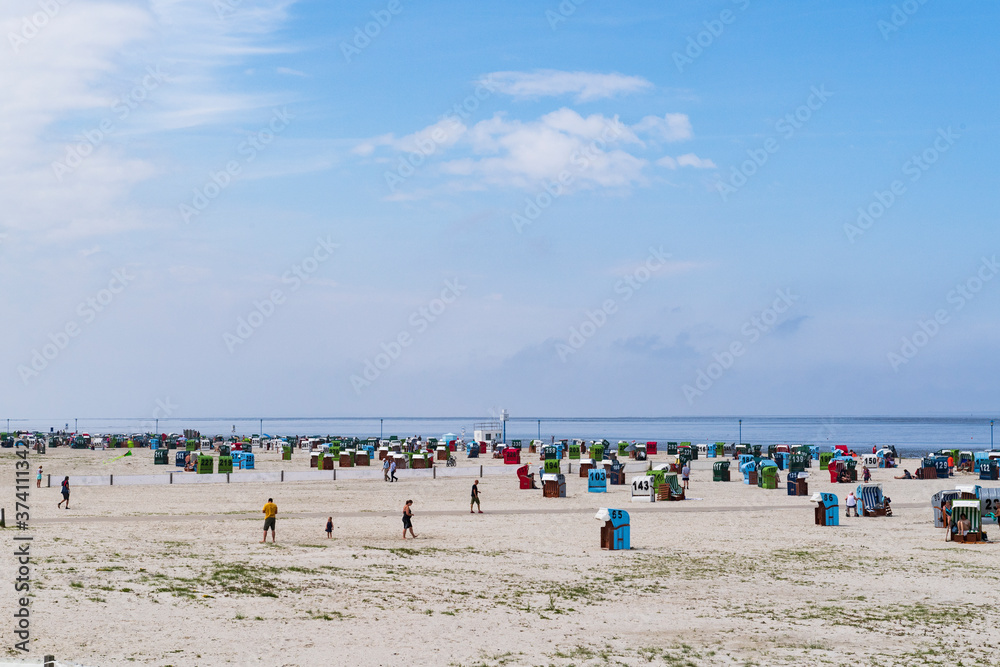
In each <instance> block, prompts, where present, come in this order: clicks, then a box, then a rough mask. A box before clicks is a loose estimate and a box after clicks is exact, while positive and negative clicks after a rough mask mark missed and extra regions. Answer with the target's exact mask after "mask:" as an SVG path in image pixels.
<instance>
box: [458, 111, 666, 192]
mask: <svg viewBox="0 0 1000 667" xmlns="http://www.w3.org/2000/svg"><path fill="white" fill-rule="evenodd" d="M468 141H469V143H470V146H471V149H472V151H473V153H474V154H475V156H476V157H468V158H462V159H457V160H452V161H450V162H446V163H445V164H443V165H442V171H443V172H444V173H447V174H452V175H457V176H480V177H482V178H483V179H484V180H485V181H486V182H487V183H489V184H493V185H513V186H517V187H531V186H534V185H535V184H537V183H538V182H539V181H542V180H545V179H554V178H558V176H559V174H560V173H561V172H563V171H568V172H570V173H571V174H572V176H573V179H574V181H575V182H576V183H577V184H579V185H585V186H587V185H590V186H593V185H599V186H603V187H621V186H627V185H630V184H632V183H636V182H641V181H642V180H643V177H642V169H643V167H644V166H645V164H646V161H645V160H643V159H641V158H637V157H635V156H633V155H631V154H629V153H628V152H626V151H624V150H622V149H620V148H618V147H617V146H619V145H621V144H628V143H641V142H639V139H638V138H637V137H636V135H635V133H634V132H633V131H632V130H631V129H630V128H629V127H628V126H627V125H624V124H623V123H622V122H621V121H620V120H619V119H618V117H617V116H614V117H606V116H604V115H602V114H593V115H590V116H587V117H586V118H584V117H582V116H580V115H579V114H578V113H577V112H575V111H573V110H572V109H565V108H564V109H559V110H558V111H553V112H552V113H549V114H546V115H544V116H542V117H541V118H540V119H538V120H536V121H529V122H522V121H508V120H506V119H505V118H504V117H503V116H501V115H496V116H494V117H493V118H491V119H489V120H484V121H480V122H479V123H476V124H475V125H474V126H473V127H472V128H470V129H469V133H468Z"/></svg>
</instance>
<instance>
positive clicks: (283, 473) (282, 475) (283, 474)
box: [281, 470, 285, 482]
mask: <svg viewBox="0 0 1000 667" xmlns="http://www.w3.org/2000/svg"><path fill="white" fill-rule="evenodd" d="M281 481H282V482H284V481H285V471H284V470H282V471H281Z"/></svg>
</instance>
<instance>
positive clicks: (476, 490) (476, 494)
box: [469, 479, 483, 514]
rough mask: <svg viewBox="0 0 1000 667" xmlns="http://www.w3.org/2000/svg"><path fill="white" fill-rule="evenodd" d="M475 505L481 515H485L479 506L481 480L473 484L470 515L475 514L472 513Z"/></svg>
mask: <svg viewBox="0 0 1000 667" xmlns="http://www.w3.org/2000/svg"><path fill="white" fill-rule="evenodd" d="M473 505H475V506H476V507H477V508H478V509H479V513H480V514H482V513H483V508H482V507H480V506H479V480H478V479H477V480H476V481H475V482H473V483H472V502H470V503H469V514H475V512H473V511H472V506H473Z"/></svg>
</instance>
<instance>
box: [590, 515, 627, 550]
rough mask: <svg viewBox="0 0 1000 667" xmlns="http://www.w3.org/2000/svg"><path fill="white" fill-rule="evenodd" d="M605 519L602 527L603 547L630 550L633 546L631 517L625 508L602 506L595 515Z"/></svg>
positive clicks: (598, 518) (599, 518) (596, 517)
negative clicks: (615, 508) (630, 526)
mask: <svg viewBox="0 0 1000 667" xmlns="http://www.w3.org/2000/svg"><path fill="white" fill-rule="evenodd" d="M594 518H595V519H597V520H598V521H603V522H604V525H603V526H602V527H601V548H602V549H611V550H618V549H624V550H626V551H627V550H629V549H631V548H632V545H631V540H630V535H629V532H630V531H629V518H628V512H626V511H625V510H612V509H607V508H604V507H602V508H601V509H599V510H598V511H597V516H595V517H594Z"/></svg>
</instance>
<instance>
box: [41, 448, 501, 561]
mask: <svg viewBox="0 0 1000 667" xmlns="http://www.w3.org/2000/svg"><path fill="white" fill-rule="evenodd" d="M39 470H41V468H39ZM393 472H395V463H394V464H393ZM391 481H396V480H395V479H393V480H391ZM63 489H64V491H63V495H64V499H65V501H66V503H67V508H68V507H69V477H67V478H66V479H65V480H64V481H63ZM60 504H61V503H60ZM261 511H262V512H263V514H264V539H262V540H261V541H260V543H261V544H266V543H267V531H269V530H270V531H271V543H272V544H274V542H275V533H276V530H275V528H276V524H277V521H278V506H277V505H276V504H275V503H274V498H268V499H267V502H266V503H264V509H263V510H261ZM477 511H478V512H479V513H480V514H482V513H483V510H482V505H481V504H480V500H479V480H478V479H477V480H476V481H474V482H473V483H472V499H471V501H470V502H469V514H475V513H476V512H477ZM407 531H409V533H410V536H411V537H412V538H414V539H416V538H417V534H416V533H415V532H413V501H412V500H407V501H406V503H405V504H404V505H403V539H404V540H405V539H406V533H407ZM326 537H327V539H329V538H331V537H333V517H332V516H331V517H327V519H326Z"/></svg>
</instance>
